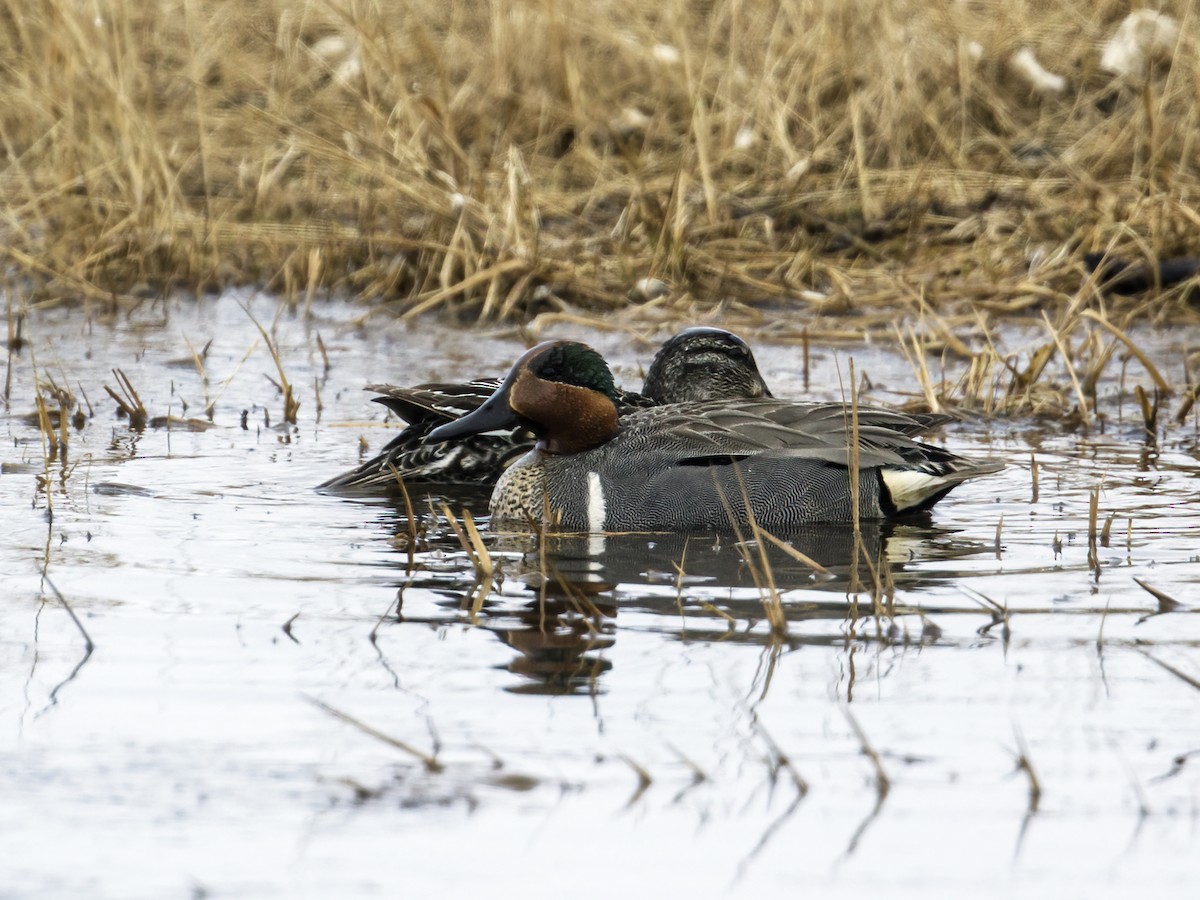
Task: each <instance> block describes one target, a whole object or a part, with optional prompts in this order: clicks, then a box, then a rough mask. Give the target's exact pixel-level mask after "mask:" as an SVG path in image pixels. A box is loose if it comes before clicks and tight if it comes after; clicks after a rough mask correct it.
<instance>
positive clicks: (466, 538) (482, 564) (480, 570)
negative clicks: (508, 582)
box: [441, 502, 495, 578]
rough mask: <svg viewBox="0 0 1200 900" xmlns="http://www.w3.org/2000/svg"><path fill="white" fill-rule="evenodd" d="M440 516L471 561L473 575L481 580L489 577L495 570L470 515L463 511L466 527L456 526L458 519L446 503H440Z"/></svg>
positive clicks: (490, 556)
mask: <svg viewBox="0 0 1200 900" xmlns="http://www.w3.org/2000/svg"><path fill="white" fill-rule="evenodd" d="M441 506H442V514H443V515H444V516H445V517H446V520H447V521H448V522H449V523H450V527H451V528H452V529H454V533H455V535H457V537H458V542H459V543H460V544H461V545H462V548H463V550H465V551H466V553H467V558H468V559H470V560H471V566H472V567H473V568H474V569H475V574H476V575H477V576H479V577H481V578H487V577H489V576H490V575H491V574H492V573H493V572H494V571H495V568H494V567H493V565H492V555H491V554H490V553H488V549H487V547H486V546H485V545H484V543H483V540H482V538H480V537H479V532H478V531H477V530H476V528H475V523H474V522H472V521H471V517H470V513H469V512H468V511H467V510H465V509H464V510H463V522H464V524H465V525H466V527H465V528H464V527H463V525H459V524H458V519H457V518H456V517H455V515H454V512H453V511H452V510H451V509H450V505H449V504H448V503H445V502H443V503H442V505H441Z"/></svg>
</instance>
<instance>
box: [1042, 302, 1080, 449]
mask: <svg viewBox="0 0 1200 900" xmlns="http://www.w3.org/2000/svg"><path fill="white" fill-rule="evenodd" d="M1042 321H1043V322H1045V323H1046V330H1047V331H1048V332H1050V337H1051V338H1052V339H1053V340H1054V346H1055V347H1057V348H1058V355H1059V356H1060V357H1062V361H1063V365H1064V366H1066V367H1067V374H1068V375H1069V376H1070V378H1071V385H1072V387H1074V389H1075V398H1076V400H1077V401H1078V406H1079V418H1080V419H1081V420H1082V422H1083V430H1084V431H1085V432H1087V431H1091V430H1092V413H1091V410H1090V409H1089V408H1088V402H1087V395H1086V394H1085V393H1084V390H1083V385H1081V384H1080V383H1079V375H1078V374H1076V372H1075V364H1074V363H1073V362H1072V361H1071V352H1070V350H1069V349H1068V348H1067V345H1066V343H1065V342H1064V341H1063V339H1062V336H1061V335H1060V334H1059V333H1058V331H1057V329H1055V327H1054V325H1053V324H1051V322H1050V317H1049V316H1048V315H1046V311H1045V310H1042Z"/></svg>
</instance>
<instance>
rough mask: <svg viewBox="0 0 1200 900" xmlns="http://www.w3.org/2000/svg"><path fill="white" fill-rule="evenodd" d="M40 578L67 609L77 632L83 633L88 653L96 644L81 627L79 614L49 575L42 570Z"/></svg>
mask: <svg viewBox="0 0 1200 900" xmlns="http://www.w3.org/2000/svg"><path fill="white" fill-rule="evenodd" d="M42 580H43V581H44V582H46V584H47V585H48V586H49V588H50V590H52V591H53V592H54V596H55V597H57V598H58V602H59V603H61V604H62V607H63V609H65V610H66V611H67V615H68V616H70V617H71V621H72V622H74V623H75V627H76V628H77V629H79V633H80V634H81V635H83V641H84V646H86V647H87V652H88V654H89V655H90V654H91V652H92V651H93V650H95V649H96V645H95V644H94V643H93V642H92V636H91V635H90V634H88V633H87V629H86V628H84V627H83V623H82V622H80V621H79V616H77V615H75V610H73V609H72V608H71V604H70V603H68V602H67V598H66V597H64V596H63V595H62V591H60V590H59V589H58V587H57V586H56V585H55V584H54V582H53V581H51V580H50V576H49V575H47V574H46V573H45V572H42Z"/></svg>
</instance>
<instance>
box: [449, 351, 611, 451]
mask: <svg viewBox="0 0 1200 900" xmlns="http://www.w3.org/2000/svg"><path fill="white" fill-rule="evenodd" d="M616 396H617V389H616V385H615V384H614V383H613V377H612V372H610V371H609V370H608V364H607V363H606V362H605V361H604V359H603V357H601V356H600V354H599V353H597V352H596V351H595V350H593V349H592V348H591V347H589V346H587V345H586V344H580V343H576V342H574V341H546V342H545V343H541V344H538V345H537V346H536V347H533V348H532V349H530V350H527V351H525V353H524V354H523V355H522V356H521V357H520V358H519V359H518V360H517V361H516V362H515V363H513V367H512V370H511V371H510V372H509V373H508V377H506V378H505V379H504V383H503V384H501V385H500V387H498V388H497V389H496V392H495V393H494V394H492V396H491V397H489V398H488V399H487V400H485V401H484V402H483V405H482V406H480V407H479V408H478V409H477V410H475V411H474V412H472V413H468V414H467V415H465V416H463V417H462V418H461V419H457V420H455V421H453V422H448V423H447V424H445V425H442V426H441V427H440V428H435V429H434V430H433V431H431V432H430V433H429V438H428V439H429V440H430V441H433V442H437V441H446V440H450V439H452V438H460V437H466V436H467V435H471V434H481V433H482V432H485V431H493V430H495V429H499V428H514V427H517V426H523V427H525V428H528V429H529V430H530V431H532V432H533V433H534V434H535V435H537V437H538V446H539V447H541V448H542V449H543V450H546V451H548V452H550V453H580V452H582V451H584V450H591V449H592V448H594V447H599V446H600V445H601V444H603V443H605V442H606V441H608V440H610V439H611V438H612V437H613V435H615V434H616V433H617V407H616V404H615V402H614V401H615V400H616Z"/></svg>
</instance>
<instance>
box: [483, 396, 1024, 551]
mask: <svg viewBox="0 0 1200 900" xmlns="http://www.w3.org/2000/svg"><path fill="white" fill-rule="evenodd" d="M858 418H859V449H858V466H859V476H858V480H859V510H858V512H859V517H860V518H865V519H876V518H883V517H886V516H891V515H896V514H903V513H907V512H913V511H916V510H919V509H925V508H928V507H929V506H931V505H932V504H933V503H935V502H936V501H937V500H938V499H940V498H941V497H942V496H944V495H945V494H946V493H947V492H948V491H949V490H950V489H952V488H953V487H954V486H955V485H957V484H959V483H961V482H962V481H964V480H966V479H968V478H973V477H975V476H977V475H983V474H986V473H988V472H993V471H996V470H998V469H999V468H1001V467H1002V466H1001V464H999V463H996V462H991V461H988V462H978V463H974V462H970V461H968V460H965V459H963V458H961V457H958V456H956V455H955V454H953V453H950V452H949V451H947V450H943V449H941V448H938V447H933V446H930V445H927V444H923V443H920V442H919V441H916V440H914V436H915V435H918V434H920V433H922V432H924V431H925V430H927V429H928V428H929V427H931V426H932V425H934V424H937V423H938V422H940V421H942V420H943V417H939V416H920V417H915V416H907V415H905V414H903V413H899V412H894V411H891V410H885V409H878V408H874V407H863V408H860V410H859V416H858ZM850 435H851V424H850V421H849V410H848V408H847V407H845V406H843V405H841V404H833V403H819V404H795V403H789V402H787V401H783V400H774V399H761V400H752V401H746V402H744V403H738V404H736V405H731V404H729V403H728V402H727V401H718V402H706V403H685V404H675V405H670V406H662V407H655V408H651V409H646V410H639V411H637V412H634V413H631V414H629V415H627V416H625V417H624V418H622V419H621V423H620V430H619V432H618V433H617V435H616V436H615V437H614V438H613V439H612V440H610V441H608V442H607V443H605V444H604V445H602V446H600V447H598V448H596V449H594V450H589V451H585V452H583V453H577V454H572V455H569V456H555V455H552V454H547V453H543V452H541V451H538V450H535V451H533V452H532V453H530V454H529V455H528V456H526V457H524V458H523V459H521V460H519V461H517V462H516V463H514V464H513V466H512V467H510V469H509V470H508V471H507V472H506V473H505V475H504V476H502V478H501V481H500V483H499V484H498V485H497V487H496V490H495V492H494V493H493V510H492V511H493V515H494V516H495V517H496V518H497V520H505V519H511V520H516V521H518V522H520V521H525V520H529V519H532V520H533V521H540V520H541V518H542V510H543V507H544V504H543V499H542V498H543V492H544V495H545V499H546V501H548V506H549V509H550V510H551V515H552V517H554V518H555V520H556V521H555V524H556V525H557V526H558V527H560V528H562V529H565V530H580V531H584V530H588V529H589V528H591V529H594V528H596V527H597V526H598V525H599V526H600V527H602V528H603V529H604V530H608V531H637V530H655V529H661V530H672V529H679V528H695V527H702V528H728V527H729V526H730V524H731V523H739V524H741V523H745V522H746V521H747V520H748V518H749V516H748V513H747V507H748V509H749V510H750V511H752V512H753V515H754V518H755V519H756V520H757V522H758V523H759V524H760V525H761V526H762V527H764V528H767V529H768V530H770V529H781V530H786V529H787V528H789V527H795V526H799V525H807V524H811V523H814V522H849V521H853V507H852V499H851V491H850V473H849V466H850V452H849V445H850ZM591 473H595V474H594V476H592V475H591ZM909 473H919V474H921V475H923V476H929V477H928V478H920V479H916V480H917V481H918V482H920V489H919V490H917V491H915V492H914V493H912V494H911V495H910V494H906V495H904V497H903V505H899V504H898V503H897V502H896V500H897V498H896V497H895V496H894V495H893V492H892V491H891V489H890V488H889V485H888V480H889V478H902V477H903V476H905V475H906V474H909ZM589 478H593V479H598V482H595V481H594V480H593V482H592V483H589ZM926 482H927V483H926ZM597 485H598V488H599V493H597V491H596V487H597ZM601 505H602V507H603V515H602V520H603V521H602V522H597V521H596V516H597V510H598V509H599V507H600V506H601Z"/></svg>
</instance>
